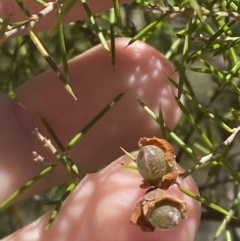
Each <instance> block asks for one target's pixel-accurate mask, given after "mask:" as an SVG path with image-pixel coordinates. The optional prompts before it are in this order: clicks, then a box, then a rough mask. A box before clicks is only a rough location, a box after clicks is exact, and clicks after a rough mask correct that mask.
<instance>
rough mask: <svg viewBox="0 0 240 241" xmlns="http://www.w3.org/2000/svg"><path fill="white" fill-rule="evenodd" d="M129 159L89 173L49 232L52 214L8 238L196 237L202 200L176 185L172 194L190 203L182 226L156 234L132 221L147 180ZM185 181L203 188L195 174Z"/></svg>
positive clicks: (117, 239) (183, 240)
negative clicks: (192, 197) (132, 166)
mask: <svg viewBox="0 0 240 241" xmlns="http://www.w3.org/2000/svg"><path fill="white" fill-rule="evenodd" d="M135 154H136V153H135ZM128 161H129V158H128V157H126V156H123V157H121V158H119V159H118V160H117V161H115V162H114V163H112V164H110V165H109V166H108V167H107V168H105V169H103V170H102V171H100V172H98V173H96V174H91V175H88V176H86V177H85V178H84V179H83V180H82V181H81V182H80V184H79V185H78V187H77V188H76V189H75V190H74V191H73V193H72V194H70V196H69V197H68V199H67V201H66V202H65V203H64V205H63V206H62V208H61V211H60V213H59V215H58V217H57V219H56V220H55V221H54V223H53V225H52V227H51V228H50V229H49V230H48V231H47V232H46V233H45V232H44V230H45V227H46V224H47V221H48V218H49V214H47V215H45V216H44V217H42V218H40V219H39V220H37V221H35V222H34V223H32V224H30V225H29V226H27V227H25V228H23V229H21V230H19V231H17V232H16V233H14V234H13V235H11V236H9V237H8V238H6V239H4V240H3V241H10V240H25V241H27V240H31V241H42V240H44V241H48V240H49V241H50V240H51V241H52V240H62V241H67V240H72V241H74V240H83V241H89V240H96V241H103V240H104V241H108V240H109V241H112V240H115V241H122V240H125V241H134V240H138V241H143V240H151V241H157V240H158V241H161V240H162V241H163V240H178V241H193V240H194V237H195V235H196V231H197V228H198V224H199V219H200V204H199V203H198V202H197V201H195V200H193V199H191V198H190V197H188V196H186V195H185V194H183V193H181V192H180V191H179V190H178V189H177V188H176V186H175V185H174V186H172V187H171V188H170V189H169V192H170V193H171V194H173V195H175V196H177V197H179V198H180V199H182V200H183V201H185V202H186V203H187V205H188V212H187V218H186V219H184V220H182V221H181V223H180V225H179V226H177V227H176V228H174V229H173V230H167V231H161V230H157V229H155V231H154V232H153V233H148V232H143V231H141V229H140V228H139V227H138V226H134V225H132V224H130V221H129V218H130V216H131V212H132V209H133V206H134V205H135V203H136V202H137V200H138V199H139V198H140V197H142V196H143V195H144V193H145V191H146V190H143V189H140V188H139V185H140V183H141V181H142V178H141V177H140V175H139V174H138V172H137V171H135V170H130V169H127V168H124V167H122V166H121V165H120V163H123V162H128ZM182 185H183V186H184V187H186V188H188V189H191V190H192V191H193V192H195V193H197V192H198V191H197V187H196V186H195V183H194V181H193V180H192V178H190V177H188V178H186V179H185V180H184V181H183V183H182Z"/></svg>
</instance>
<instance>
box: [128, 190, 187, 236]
mask: <svg viewBox="0 0 240 241" xmlns="http://www.w3.org/2000/svg"><path fill="white" fill-rule="evenodd" d="M186 213H187V205H186V203H185V202H183V201H182V200H180V199H178V198H176V197H174V196H172V195H170V194H168V193H167V192H166V191H164V190H162V189H160V188H157V189H153V190H151V191H149V192H147V193H146V194H145V195H144V196H143V197H142V198H140V199H139V200H138V202H137V204H136V205H135V207H134V209H133V212H132V215H131V218H130V221H131V223H133V224H137V225H139V226H140V227H141V229H142V230H143V231H145V232H152V231H154V229H155V228H158V229H165V230H166V229H171V228H174V227H176V226H177V225H178V224H179V223H180V221H181V220H182V219H184V218H185V217H186Z"/></svg>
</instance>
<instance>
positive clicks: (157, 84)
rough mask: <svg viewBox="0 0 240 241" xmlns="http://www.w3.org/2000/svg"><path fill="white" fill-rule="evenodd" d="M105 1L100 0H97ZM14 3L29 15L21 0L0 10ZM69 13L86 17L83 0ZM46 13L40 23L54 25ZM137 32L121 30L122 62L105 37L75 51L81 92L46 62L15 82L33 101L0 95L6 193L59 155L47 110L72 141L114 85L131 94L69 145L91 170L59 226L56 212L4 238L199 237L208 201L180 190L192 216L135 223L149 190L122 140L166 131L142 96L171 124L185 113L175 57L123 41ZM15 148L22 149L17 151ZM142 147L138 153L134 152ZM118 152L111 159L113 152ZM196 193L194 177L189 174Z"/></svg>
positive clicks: (34, 8)
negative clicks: (156, 224)
mask: <svg viewBox="0 0 240 241" xmlns="http://www.w3.org/2000/svg"><path fill="white" fill-rule="evenodd" d="M24 2H25V4H26V5H27V6H28V7H29V9H30V11H31V12H38V11H39V6H38V5H36V4H33V1H30V0H29V1H27V0H26V1H24ZM88 2H89V5H90V7H91V8H92V10H93V11H94V12H99V11H103V10H105V9H107V8H109V7H111V1H107V0H105V1H101V4H100V3H99V4H96V1H93V0H92V1H88ZM97 2H98V1H97ZM122 2H124V1H122ZM10 10H11V12H13V16H14V18H13V19H14V21H16V20H22V19H23V18H24V15H23V14H22V13H21V11H20V10H19V9H18V7H17V6H16V4H15V3H14V1H10V0H8V1H3V0H2V1H1V0H0V16H1V17H2V16H5V15H6V14H7V13H8V12H9V11H10ZM69 16H70V17H68V18H67V19H66V22H68V21H72V20H76V19H79V18H84V17H85V14H84V11H83V9H82V7H81V5H80V4H78V5H76V6H75V8H74V11H73V12H72V13H71V14H70V15H69ZM51 18H54V15H52V16H50V17H49V21H45V20H46V19H44V20H43V21H41V22H40V23H39V24H38V26H36V28H37V30H43V29H47V28H48V27H50V26H51V23H52V22H51ZM129 40H130V39H127V38H121V39H117V40H116V55H117V58H116V65H115V66H114V67H113V66H112V65H111V60H110V57H109V56H108V55H107V53H106V52H105V51H104V50H103V49H102V47H101V46H97V47H95V48H93V49H91V50H89V51H87V52H85V53H84V54H82V55H81V56H78V57H76V58H74V59H73V60H71V61H69V71H70V79H71V86H72V88H73V91H74V93H75V95H76V97H77V99H78V101H75V100H74V99H73V98H72V97H71V96H70V95H69V94H68V93H67V92H66V90H65V89H64V87H63V85H62V84H61V83H60V81H59V80H58V78H57V77H56V76H55V74H54V73H53V71H52V70H48V71H46V72H44V73H42V74H40V75H38V76H35V77H33V78H32V80H30V81H28V82H26V83H25V84H24V85H22V86H21V87H19V88H18V89H16V94H17V96H18V98H19V100H20V101H21V103H22V104H23V106H24V107H25V108H23V107H22V106H20V105H18V104H16V103H14V102H13V101H12V100H10V98H9V97H8V96H6V95H3V94H2V95H1V96H0V113H1V116H2V117H3V118H1V119H0V133H1V136H0V183H1V197H0V203H1V202H2V201H3V200H5V199H6V198H7V197H8V196H9V195H10V194H11V193H12V192H13V191H15V190H16V189H18V188H19V187H21V186H22V185H23V184H24V183H25V182H26V181H27V180H29V178H31V177H33V176H34V175H36V174H37V173H38V172H39V171H41V170H42V169H43V168H44V167H46V166H47V165H49V164H52V163H53V162H54V160H55V159H56V158H55V157H54V155H53V154H52V153H50V151H48V150H47V149H46V148H44V147H43V143H41V142H40V141H39V140H38V139H37V138H36V136H35V135H34V134H33V133H32V131H33V130H34V128H35V127H36V126H37V127H38V129H39V131H40V133H41V134H43V136H45V137H47V138H50V135H49V134H48V132H47V130H46V128H45V127H44V125H43V124H42V121H41V117H44V118H45V119H46V120H47V121H48V123H49V124H50V125H51V127H52V128H53V129H54V131H55V132H56V133H57V135H58V137H59V138H60V140H61V141H62V143H63V144H64V145H66V144H67V143H68V141H69V140H70V139H71V138H72V137H73V136H74V135H75V134H76V133H77V132H78V131H79V130H81V129H82V128H83V127H84V126H85V125H86V124H87V123H88V122H89V121H90V120H91V119H92V118H93V117H94V116H95V115H96V114H97V113H98V112H99V111H100V110H101V109H102V108H104V107H105V106H106V105H107V104H108V103H109V102H110V101H111V100H112V99H113V98H114V97H116V95H118V94H119V93H122V92H124V96H123V98H122V99H121V100H120V101H119V103H118V104H117V105H116V106H115V107H114V108H113V109H111V110H110V111H109V113H107V114H106V115H105V116H104V117H103V118H102V119H101V120H100V121H99V122H98V123H97V124H96V125H95V126H94V127H93V128H92V129H91V130H90V131H89V132H88V133H87V134H86V135H85V136H84V137H83V138H82V139H81V141H79V142H78V143H77V145H76V146H74V148H73V149H72V150H71V153H70V154H71V157H72V158H73V160H74V161H75V162H76V164H77V165H78V167H79V170H80V175H84V174H86V173H91V172H94V171H96V170H99V169H100V168H102V167H104V166H106V165H107V164H109V163H111V164H110V165H108V166H107V167H106V168H104V169H103V170H101V171H99V172H97V173H95V174H88V175H87V176H86V177H85V178H84V179H83V180H82V181H81V182H80V183H79V185H78V186H77V188H76V189H75V190H74V192H73V193H71V194H70V196H69V197H68V199H67V200H66V202H65V203H64V205H63V207H62V209H61V212H60V214H59V216H58V218H57V219H56V220H55V222H54V224H53V226H52V227H51V228H50V229H49V230H48V231H47V232H44V230H45V227H46V223H47V221H48V218H49V213H48V214H46V215H44V216H43V217H41V218H39V219H38V220H36V221H35V222H33V223H31V224H30V225H28V226H26V227H24V228H22V229H20V230H18V231H17V232H15V233H14V234H12V235H10V236H8V237H6V238H5V239H3V240H36V241H40V240H66V241H67V240H79V239H81V240H86V241H87V240H90V239H91V240H99V241H101V240H126V241H133V240H140V241H141V240H148V239H149V240H153V241H154V240H180V241H181V240H185V241H191V240H194V237H195V234H196V232H197V228H198V224H199V219H200V204H199V203H198V202H196V201H194V200H192V199H191V198H189V197H187V196H186V195H184V194H182V193H181V192H180V191H178V189H177V187H176V186H172V187H171V188H170V190H169V191H170V192H171V193H173V194H174V195H176V196H178V197H179V198H181V199H183V200H184V201H186V202H187V205H188V216H187V218H186V219H185V220H183V221H182V222H181V224H180V225H179V226H178V227H177V228H175V229H174V230H172V231H165V232H162V231H159V230H157V231H154V232H153V233H144V232H142V231H141V230H140V229H139V228H138V227H136V226H134V225H131V224H130V223H129V217H130V215H131V211H132V208H133V206H134V204H135V203H136V202H137V200H138V199H139V198H140V197H141V196H142V195H143V194H144V192H145V191H146V190H144V189H141V188H139V185H140V184H141V180H142V178H141V177H140V175H139V174H138V172H137V171H133V170H129V169H126V168H123V167H122V166H121V165H120V164H119V163H123V162H129V158H128V157H126V156H123V157H121V158H119V159H117V158H118V157H119V156H121V155H122V152H121V150H120V149H119V147H120V146H123V147H124V148H125V149H126V150H128V151H133V150H135V149H137V141H138V139H139V138H140V137H141V136H147V137H151V136H153V135H157V136H159V135H160V131H159V127H158V125H157V124H156V123H155V122H154V121H153V120H152V118H151V117H149V116H148V115H147V114H146V113H145V112H144V111H143V110H142V108H141V107H140V106H139V104H138V102H137V101H136V99H137V98H140V99H141V100H142V101H144V102H145V103H146V104H147V105H148V106H150V108H152V109H153V110H154V111H156V113H157V112H158V109H159V107H160V106H161V107H162V110H163V113H164V119H165V122H166V123H167V125H168V126H169V127H171V128H173V127H174V126H175V125H176V124H177V122H178V120H179V117H180V111H179V109H178V108H177V105H176V103H175V101H174V93H175V94H176V90H174V89H173V87H172V86H171V85H170V84H169V81H168V77H167V76H171V78H173V79H175V80H177V79H178V75H177V74H176V73H175V72H174V67H173V66H172V65H171V64H170V63H169V61H167V60H166V59H165V57H164V56H163V55H162V54H161V53H159V52H158V51H157V50H155V49H154V48H152V47H151V46H149V45H147V44H145V43H142V42H136V43H134V44H133V45H131V46H129V47H128V48H126V49H124V47H125V46H126V45H127V43H128V42H129ZM13 150H14V151H13ZM32 151H36V152H37V153H39V154H41V155H42V156H44V157H45V160H44V162H42V163H36V162H34V161H33V160H32V154H31V153H32ZM135 154H136V153H135ZM115 159H117V160H116V161H114V162H112V160H115ZM69 178H72V176H71V175H70V174H69V173H67V172H66V170H65V169H64V168H63V167H62V166H60V165H59V166H58V167H57V168H55V169H54V171H53V172H51V173H50V175H47V176H46V177H45V178H43V179H42V180H40V181H39V182H38V183H37V184H35V185H34V187H33V188H30V189H29V190H28V191H26V192H24V193H23V195H21V196H20V197H19V199H18V200H20V199H24V198H26V197H28V196H29V195H32V194H34V193H37V192H39V191H42V190H45V189H47V188H50V187H52V186H54V185H57V184H60V183H62V182H64V181H66V180H69ZM183 185H184V186H185V187H186V188H189V189H191V190H192V191H193V192H195V193H197V187H196V185H195V183H194V181H193V180H192V179H191V178H190V177H189V178H186V179H185V180H184V182H183Z"/></svg>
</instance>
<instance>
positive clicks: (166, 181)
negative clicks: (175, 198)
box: [136, 137, 178, 189]
mask: <svg viewBox="0 0 240 241" xmlns="http://www.w3.org/2000/svg"><path fill="white" fill-rule="evenodd" d="M138 144H139V146H140V148H141V149H140V151H139V154H138V156H137V160H136V163H137V166H138V171H139V173H140V174H141V176H142V177H143V178H144V184H143V185H142V187H148V186H151V185H153V186H155V187H160V188H162V189H168V188H169V186H170V185H172V184H173V183H174V182H175V180H176V178H177V177H178V170H177V166H176V161H175V156H174V152H173V148H172V146H171V144H170V143H168V142H167V141H166V140H164V139H159V138H157V137H153V138H146V137H143V138H141V139H140V140H139V142H138Z"/></svg>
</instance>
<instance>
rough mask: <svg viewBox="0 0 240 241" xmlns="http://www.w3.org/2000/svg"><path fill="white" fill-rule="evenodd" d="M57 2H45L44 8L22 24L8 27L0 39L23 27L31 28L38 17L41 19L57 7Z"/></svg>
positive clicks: (4, 38)
mask: <svg viewBox="0 0 240 241" xmlns="http://www.w3.org/2000/svg"><path fill="white" fill-rule="evenodd" d="M61 2H62V1H61ZM59 4H60V1H59V0H57V1H55V2H49V3H48V4H47V7H46V8H44V9H43V10H42V11H40V12H39V13H37V14H33V15H32V16H31V17H30V18H29V19H28V20H27V21H26V22H24V23H23V25H21V26H19V27H10V28H12V29H11V30H9V31H7V32H5V33H4V35H3V38H2V39H0V41H4V40H6V39H7V38H9V37H10V36H12V35H13V34H15V33H17V32H20V31H22V30H24V29H27V28H28V27H31V28H33V27H34V25H35V24H36V23H37V22H38V21H39V19H41V18H43V17H45V16H46V15H48V14H49V13H51V12H52V11H53V10H54V9H56V8H57V6H58V5H59Z"/></svg>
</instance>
